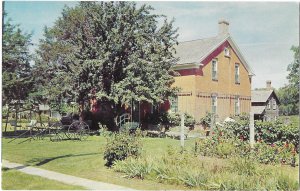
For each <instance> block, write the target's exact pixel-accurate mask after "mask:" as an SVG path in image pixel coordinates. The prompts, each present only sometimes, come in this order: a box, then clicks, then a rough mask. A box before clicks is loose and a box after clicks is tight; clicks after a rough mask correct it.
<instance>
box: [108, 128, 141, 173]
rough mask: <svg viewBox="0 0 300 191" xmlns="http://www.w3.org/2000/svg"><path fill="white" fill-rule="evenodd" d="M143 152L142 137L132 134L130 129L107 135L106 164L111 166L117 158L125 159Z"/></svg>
mask: <svg viewBox="0 0 300 191" xmlns="http://www.w3.org/2000/svg"><path fill="white" fill-rule="evenodd" d="M140 153H141V142H140V137H139V136H136V135H133V134H130V133H129V132H128V131H124V132H121V133H113V134H112V135H111V136H109V137H107V144H106V147H105V151H104V159H105V160H106V164H105V165H106V166H108V167H110V166H112V165H113V163H114V162H115V161H117V160H124V159H126V158H127V157H138V156H139V155H140Z"/></svg>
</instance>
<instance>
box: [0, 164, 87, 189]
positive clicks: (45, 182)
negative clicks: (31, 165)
mask: <svg viewBox="0 0 300 191" xmlns="http://www.w3.org/2000/svg"><path fill="white" fill-rule="evenodd" d="M2 189H3V190H83V189H84V188H83V187H79V186H72V185H67V184H63V183H61V182H58V181H54V180H49V179H46V178H42V177H39V176H33V175H28V174H25V173H22V172H19V171H17V170H14V169H6V168H4V169H2Z"/></svg>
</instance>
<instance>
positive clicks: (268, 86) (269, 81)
mask: <svg viewBox="0 0 300 191" xmlns="http://www.w3.org/2000/svg"><path fill="white" fill-rule="evenodd" d="M266 89H267V90H272V82H271V80H267V81H266Z"/></svg>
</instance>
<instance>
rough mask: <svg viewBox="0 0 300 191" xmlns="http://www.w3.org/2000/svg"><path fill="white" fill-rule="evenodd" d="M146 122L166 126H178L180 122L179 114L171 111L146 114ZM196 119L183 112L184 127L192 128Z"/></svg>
mask: <svg viewBox="0 0 300 191" xmlns="http://www.w3.org/2000/svg"><path fill="white" fill-rule="evenodd" d="M147 122H148V123H152V124H154V125H157V124H162V125H167V126H179V125H180V122H181V116H180V114H179V113H173V112H170V113H168V112H159V113H153V114H150V115H149V116H148V119H147ZM195 123H196V121H195V119H194V118H193V116H191V115H190V114H188V113H185V114H184V125H185V126H186V127H190V128H193V127H194V125H195Z"/></svg>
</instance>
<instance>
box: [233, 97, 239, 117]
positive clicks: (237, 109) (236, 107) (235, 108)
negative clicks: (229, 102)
mask: <svg viewBox="0 0 300 191" xmlns="http://www.w3.org/2000/svg"><path fill="white" fill-rule="evenodd" d="M234 113H235V115H239V114H240V97H239V96H236V97H235V99H234Z"/></svg>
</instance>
